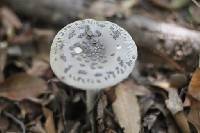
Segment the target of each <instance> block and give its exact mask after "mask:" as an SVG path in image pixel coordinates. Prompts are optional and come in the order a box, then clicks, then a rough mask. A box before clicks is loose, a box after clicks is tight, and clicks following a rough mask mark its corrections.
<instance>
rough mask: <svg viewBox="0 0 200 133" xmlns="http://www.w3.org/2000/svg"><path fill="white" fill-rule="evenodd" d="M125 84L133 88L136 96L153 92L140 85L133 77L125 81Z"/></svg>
mask: <svg viewBox="0 0 200 133" xmlns="http://www.w3.org/2000/svg"><path fill="white" fill-rule="evenodd" d="M123 85H125V86H126V87H127V88H131V89H132V91H134V94H135V95H136V96H145V95H150V94H151V91H149V90H148V89H147V88H146V87H145V86H143V85H138V84H137V83H136V82H135V81H134V80H132V79H130V80H126V81H124V82H123Z"/></svg>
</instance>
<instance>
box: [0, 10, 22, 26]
mask: <svg viewBox="0 0 200 133" xmlns="http://www.w3.org/2000/svg"><path fill="white" fill-rule="evenodd" d="M0 15H1V18H2V20H3V23H4V24H5V25H7V26H11V27H13V28H16V29H21V28H22V26H23V25H22V22H21V21H20V19H19V18H18V17H17V15H16V14H15V13H14V12H13V11H12V10H11V9H9V8H7V7H2V8H1V9H0Z"/></svg>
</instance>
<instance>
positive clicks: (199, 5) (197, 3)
mask: <svg viewBox="0 0 200 133" xmlns="http://www.w3.org/2000/svg"><path fill="white" fill-rule="evenodd" d="M192 2H193V3H194V4H195V5H196V6H198V7H199V8H200V3H199V2H197V1H196V0H192Z"/></svg>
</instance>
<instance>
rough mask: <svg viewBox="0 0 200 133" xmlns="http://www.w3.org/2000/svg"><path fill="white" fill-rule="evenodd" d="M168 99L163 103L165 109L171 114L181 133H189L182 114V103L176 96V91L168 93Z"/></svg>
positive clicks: (186, 122) (185, 119)
mask: <svg viewBox="0 0 200 133" xmlns="http://www.w3.org/2000/svg"><path fill="white" fill-rule="evenodd" d="M168 93H169V99H167V100H166V101H165V103H166V106H167V108H168V109H169V110H170V112H171V113H172V115H173V117H174V119H175V121H176V123H177V125H178V126H179V128H180V130H181V131H182V132H183V133H190V128H189V124H188V121H187V118H186V116H185V114H184V112H183V103H182V101H181V99H180V97H179V96H178V93H177V90H175V89H171V90H169V91H168Z"/></svg>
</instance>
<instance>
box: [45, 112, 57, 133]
mask: <svg viewBox="0 0 200 133" xmlns="http://www.w3.org/2000/svg"><path fill="white" fill-rule="evenodd" d="M43 112H44V115H45V117H46V122H45V130H46V132H47V133H56V129H55V124H54V118H53V112H52V111H51V110H49V109H47V108H43Z"/></svg>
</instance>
